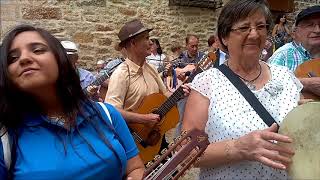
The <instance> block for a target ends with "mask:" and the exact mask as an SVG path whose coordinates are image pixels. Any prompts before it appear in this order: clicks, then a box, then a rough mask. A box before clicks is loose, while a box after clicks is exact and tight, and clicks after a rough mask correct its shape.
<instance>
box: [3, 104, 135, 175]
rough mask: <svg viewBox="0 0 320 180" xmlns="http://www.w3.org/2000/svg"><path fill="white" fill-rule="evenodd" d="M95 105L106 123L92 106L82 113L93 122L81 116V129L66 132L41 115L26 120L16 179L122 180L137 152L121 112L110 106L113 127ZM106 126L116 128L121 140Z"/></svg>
mask: <svg viewBox="0 0 320 180" xmlns="http://www.w3.org/2000/svg"><path fill="white" fill-rule="evenodd" d="M96 106H97V108H98V110H99V111H100V112H101V114H102V116H103V118H104V120H105V122H103V120H101V119H99V118H98V116H97V115H96V114H95V113H94V112H93V110H92V109H91V107H89V106H88V105H84V106H83V110H84V112H83V113H84V114H85V115H86V116H87V117H89V118H91V120H92V122H91V123H90V122H88V121H84V119H83V117H82V116H79V117H78V118H77V120H76V121H77V124H78V130H74V129H71V131H67V130H66V129H65V128H63V127H62V126H63V124H59V123H56V122H52V121H50V120H49V119H48V118H47V117H45V116H41V115H29V116H28V117H27V118H25V121H24V123H23V125H22V127H21V129H20V130H19V135H20V136H19V139H18V148H17V149H16V150H15V151H16V158H17V159H16V161H15V162H14V163H15V165H14V167H13V177H14V179H17V180H19V179H32V180H34V179H39V180H40V179H41V180H42V179H46V180H51V179H52V180H59V179H61V180H62V179H119V180H120V179H122V178H123V176H124V175H125V172H126V166H127V160H128V159H131V158H132V157H134V156H136V155H137V154H138V149H137V147H136V145H135V143H134V141H133V139H132V137H131V134H130V132H129V130H128V127H127V125H126V123H125V121H124V119H123V118H122V116H121V115H120V113H119V112H118V111H117V110H115V108H114V107H112V106H111V105H107V108H108V110H109V112H110V115H111V119H112V124H111V123H110V121H109V119H108V117H107V115H106V114H105V113H104V111H103V109H102V107H101V106H100V105H96ZM106 124H109V125H111V126H112V127H114V130H115V132H116V133H117V135H118V136H119V138H116V135H115V134H114V133H113V131H112V130H111V129H110V128H109V127H108V126H107V125H106ZM94 125H95V126H94ZM94 127H96V128H97V129H99V130H100V133H101V134H103V135H104V136H105V138H106V139H107V140H108V142H109V143H110V145H111V146H112V147H113V149H114V152H113V151H112V150H111V148H109V147H108V146H107V145H106V144H105V143H104V142H103V140H102V139H101V137H100V135H99V134H98V131H97V130H96V129H95V128H94ZM0 144H1V143H0ZM88 144H90V145H91V146H92V147H93V148H94V151H95V152H94V151H93V150H91V149H90V146H89V145H88ZM1 145H2V144H1ZM1 147H2V146H1ZM95 153H97V154H98V155H99V156H100V158H99V156H97V155H96V154H95ZM115 153H116V154H117V155H118V156H119V157H120V161H121V162H120V161H119V160H118V159H117V158H116V154H115ZM101 158H103V159H101ZM121 165H122V166H121ZM120 167H122V168H121V169H122V170H120ZM120 171H122V172H120ZM6 177H7V169H6V166H5V165H4V158H3V150H2V148H0V179H6Z"/></svg>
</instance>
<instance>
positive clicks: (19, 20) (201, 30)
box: [0, 0, 320, 69]
mask: <svg viewBox="0 0 320 180" xmlns="http://www.w3.org/2000/svg"><path fill="white" fill-rule="evenodd" d="M222 1H223V2H224V3H225V2H227V1H228V0H222ZM0 2H1V4H0V5H1V9H0V10H1V17H0V20H1V27H0V30H1V31H0V32H1V36H0V37H1V39H2V38H3V36H4V33H5V32H7V31H8V30H9V29H10V28H12V27H13V26H15V25H17V24H23V23H28V24H32V25H36V26H39V27H43V28H45V29H47V30H49V31H50V32H52V33H53V34H54V35H55V36H57V37H58V38H60V39H69V40H73V41H75V42H76V43H78V44H79V45H80V65H81V66H85V67H86V68H88V69H92V67H93V66H94V64H95V62H96V61H97V60H100V59H108V58H113V57H116V56H119V55H120V54H119V52H117V51H115V50H114V46H115V44H116V43H117V42H118V38H117V33H118V31H119V29H120V27H121V26H122V25H123V24H124V23H125V22H126V21H129V20H131V19H134V18H140V19H141V20H142V21H143V22H144V23H145V24H147V25H149V26H151V27H153V28H154V30H153V31H152V32H151V36H152V37H156V38H159V40H160V43H161V45H162V47H163V48H164V51H165V52H166V53H168V52H169V49H170V46H171V44H172V43H180V44H181V45H182V46H184V44H185V40H184V38H185V36H186V35H187V34H188V33H194V34H197V35H199V37H200V49H205V48H206V46H207V38H208V37H209V36H210V35H212V34H214V32H215V28H216V21H217V17H218V15H219V12H220V9H217V10H213V9H207V8H196V7H184V6H183V7H182V6H169V0H0ZM317 3H318V4H319V3H320V0H304V1H303V0H296V1H295V5H296V12H297V11H299V10H300V9H301V8H305V7H307V6H310V5H314V4H317ZM296 12H295V13H290V14H289V18H290V19H291V21H293V19H294V16H295V14H296ZM290 19H289V20H290Z"/></svg>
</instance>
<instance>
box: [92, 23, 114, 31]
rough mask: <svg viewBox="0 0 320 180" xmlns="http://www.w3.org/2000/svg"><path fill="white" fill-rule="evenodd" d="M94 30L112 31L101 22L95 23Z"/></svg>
mask: <svg viewBox="0 0 320 180" xmlns="http://www.w3.org/2000/svg"><path fill="white" fill-rule="evenodd" d="M96 30H97V31H113V29H112V28H111V27H110V26H108V25H102V24H97V25H96Z"/></svg>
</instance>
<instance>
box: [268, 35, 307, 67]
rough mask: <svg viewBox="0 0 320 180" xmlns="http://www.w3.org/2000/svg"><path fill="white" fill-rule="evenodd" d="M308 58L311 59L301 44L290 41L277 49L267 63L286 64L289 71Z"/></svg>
mask: <svg viewBox="0 0 320 180" xmlns="http://www.w3.org/2000/svg"><path fill="white" fill-rule="evenodd" d="M309 59H311V56H310V53H309V52H308V51H307V50H306V49H305V48H304V47H302V45H299V44H297V43H295V42H294V41H292V42H290V43H287V44H285V45H283V46H282V47H280V48H279V49H277V50H276V51H275V52H274V53H273V55H272V56H271V57H270V58H269V59H268V63H269V64H275V65H280V66H286V67H287V68H289V69H290V70H291V71H295V69H296V68H297V67H298V65H300V64H302V63H304V62H305V61H308V60H309Z"/></svg>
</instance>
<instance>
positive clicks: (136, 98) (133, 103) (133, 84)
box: [105, 19, 190, 143]
mask: <svg viewBox="0 0 320 180" xmlns="http://www.w3.org/2000/svg"><path fill="white" fill-rule="evenodd" d="M151 30H152V29H148V28H146V27H145V26H144V25H143V24H142V23H141V21H140V20H137V19H136V20H132V21H129V22H127V23H126V24H125V25H124V26H123V27H122V28H121V29H120V31H119V33H118V37H119V39H120V41H121V42H120V43H119V47H120V48H124V49H125V51H126V55H127V58H126V60H125V62H124V63H122V64H121V65H119V67H118V68H117V69H116V70H115V71H114V73H113V74H112V75H111V78H110V81H109V88H108V91H107V94H106V98H105V102H107V103H110V104H112V105H114V106H115V107H117V108H118V110H119V111H120V112H121V114H122V116H123V117H124V119H125V120H126V121H127V123H141V124H145V125H147V126H150V127H152V126H153V125H155V124H156V123H157V122H159V121H160V119H161V117H160V116H159V115H158V114H154V113H149V114H139V113H135V112H133V111H135V110H136V109H138V108H139V105H140V104H141V103H142V100H143V98H144V97H145V96H147V95H150V94H153V93H163V94H164V95H166V96H167V97H169V96H170V93H169V92H168V91H167V89H166V87H165V85H164V84H163V81H162V79H161V77H160V76H159V75H158V72H157V70H156V69H155V68H153V67H152V66H150V65H149V64H147V63H146V57H147V56H148V55H150V53H151V51H150V48H151V41H150V39H149V32H150V31H151ZM183 89H184V92H185V95H188V94H189V93H190V88H189V87H188V86H187V85H184V88H183ZM163 139H165V138H163ZM163 143H165V142H163Z"/></svg>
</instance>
